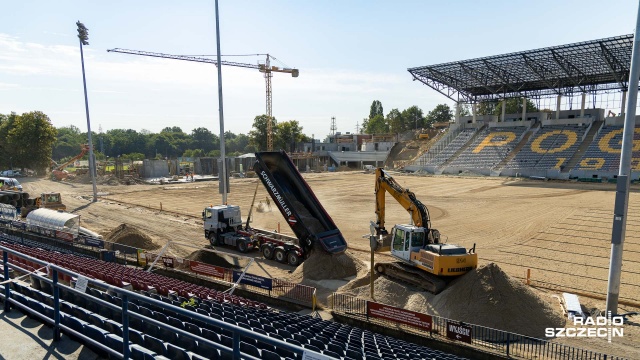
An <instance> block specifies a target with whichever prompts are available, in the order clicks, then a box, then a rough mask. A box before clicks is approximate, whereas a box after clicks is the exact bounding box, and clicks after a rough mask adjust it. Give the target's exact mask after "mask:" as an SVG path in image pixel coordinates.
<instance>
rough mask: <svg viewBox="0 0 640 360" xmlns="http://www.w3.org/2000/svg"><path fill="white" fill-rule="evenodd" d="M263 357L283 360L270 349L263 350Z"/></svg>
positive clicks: (264, 359) (271, 359)
mask: <svg viewBox="0 0 640 360" xmlns="http://www.w3.org/2000/svg"><path fill="white" fill-rule="evenodd" d="M262 359H263V360H282V359H281V357H280V355H278V354H277V353H275V352H272V351H269V350H264V349H263V350H262Z"/></svg>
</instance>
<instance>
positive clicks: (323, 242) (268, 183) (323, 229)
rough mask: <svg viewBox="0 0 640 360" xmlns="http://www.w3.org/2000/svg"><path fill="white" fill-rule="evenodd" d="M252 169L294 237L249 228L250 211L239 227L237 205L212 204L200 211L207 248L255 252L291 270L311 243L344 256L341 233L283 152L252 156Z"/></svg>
mask: <svg viewBox="0 0 640 360" xmlns="http://www.w3.org/2000/svg"><path fill="white" fill-rule="evenodd" d="M254 170H255V172H256V174H257V175H258V177H259V178H260V181H261V182H262V184H263V185H264V186H265V188H266V189H267V192H268V193H269V195H270V196H271V198H272V199H273V202H274V203H275V204H276V207H277V208H278V210H279V211H280V213H281V214H282V215H283V216H284V218H285V220H286V221H287V224H289V226H290V227H291V229H292V230H293V232H294V234H295V235H296V236H295V237H291V236H287V235H284V234H280V233H276V232H272V231H267V230H263V229H257V228H253V227H251V226H250V225H249V218H250V217H251V212H250V213H249V216H248V217H247V222H246V224H244V225H243V223H242V217H241V211H240V207H239V206H237V205H217V206H209V207H206V208H205V209H204V210H203V211H202V220H203V224H204V233H205V237H206V238H207V239H209V242H210V243H211V245H212V246H221V245H226V246H231V247H235V248H236V249H237V250H238V251H240V252H243V253H244V252H247V251H251V250H260V251H261V252H262V255H263V256H264V257H265V258H266V259H275V260H276V261H279V262H282V263H288V264H290V265H292V266H297V265H298V264H300V263H301V262H302V261H304V260H305V259H306V258H308V257H309V255H310V254H311V252H312V249H314V248H315V246H316V244H319V248H320V251H326V252H328V253H330V254H339V253H342V252H344V251H345V249H346V247H347V243H346V241H345V240H344V237H343V236H342V234H341V233H340V230H339V229H338V228H337V227H336V225H335V223H334V222H333V220H332V219H331V217H330V216H329V215H328V214H327V212H326V211H325V210H324V208H323V207H322V205H321V204H320V202H319V201H318V199H317V198H316V197H315V195H314V194H313V191H311V188H310V187H309V185H308V184H307V183H306V181H305V180H304V179H303V178H302V175H300V173H299V172H298V170H297V169H296V168H295V166H294V165H293V162H292V161H291V159H290V158H289V156H288V155H287V154H286V153H285V152H284V151H282V152H259V153H256V163H255V164H254ZM256 190H257V189H256ZM254 201H255V194H254ZM251 209H253V205H252V207H251Z"/></svg>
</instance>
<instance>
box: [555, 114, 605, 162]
mask: <svg viewBox="0 0 640 360" xmlns="http://www.w3.org/2000/svg"><path fill="white" fill-rule="evenodd" d="M603 124H604V121H602V120H598V121H594V122H593V124H591V129H589V132H588V133H587V136H585V137H584V141H583V142H582V144H580V147H578V150H576V152H575V153H574V154H573V156H572V157H571V159H569V162H568V163H567V166H565V167H564V169H562V172H563V173H568V172H569V171H571V169H573V168H574V167H575V166H576V164H578V162H579V161H580V159H582V156H583V155H584V153H585V152H586V151H587V149H588V148H589V145H591V143H592V142H593V139H595V138H596V135H597V134H598V131H600V129H601V128H602V125H603Z"/></svg>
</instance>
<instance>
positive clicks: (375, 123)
mask: <svg viewBox="0 0 640 360" xmlns="http://www.w3.org/2000/svg"><path fill="white" fill-rule="evenodd" d="M363 126H364V124H363ZM364 132H365V133H366V134H387V133H388V132H389V126H388V125H387V123H386V121H385V120H384V117H383V116H382V115H376V116H374V117H373V118H371V119H369V121H367V124H366V128H365V130H364Z"/></svg>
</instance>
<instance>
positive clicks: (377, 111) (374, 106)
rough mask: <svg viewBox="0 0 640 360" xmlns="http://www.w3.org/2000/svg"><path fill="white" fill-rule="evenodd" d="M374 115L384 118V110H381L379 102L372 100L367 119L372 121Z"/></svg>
mask: <svg viewBox="0 0 640 360" xmlns="http://www.w3.org/2000/svg"><path fill="white" fill-rule="evenodd" d="M376 115H381V116H384V110H383V109H382V103H381V102H380V100H373V102H372V103H371V109H370V110H369V119H373V118H374V117H375V116H376Z"/></svg>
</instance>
